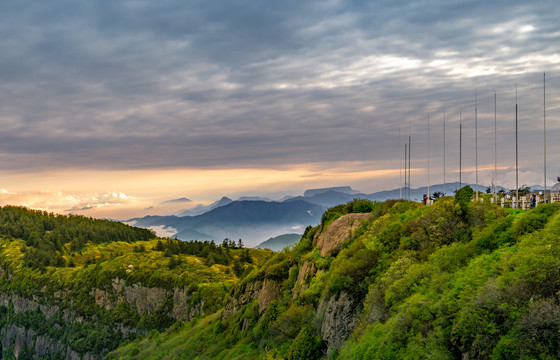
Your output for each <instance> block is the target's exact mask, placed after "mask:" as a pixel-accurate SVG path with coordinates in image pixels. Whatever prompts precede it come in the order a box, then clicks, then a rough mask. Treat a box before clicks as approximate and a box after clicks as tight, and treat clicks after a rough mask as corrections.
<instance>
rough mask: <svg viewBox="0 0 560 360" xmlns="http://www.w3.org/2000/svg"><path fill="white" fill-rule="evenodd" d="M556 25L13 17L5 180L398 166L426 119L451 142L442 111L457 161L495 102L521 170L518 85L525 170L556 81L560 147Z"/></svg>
mask: <svg viewBox="0 0 560 360" xmlns="http://www.w3.org/2000/svg"><path fill="white" fill-rule="evenodd" d="M559 13H560V5H558V4H556V3H554V2H550V1H537V2H531V3H528V2H526V1H493V2H488V1H375V2H370V1H363V2H360V1H351V2H348V1H335V0H333V1H310V2H299V1H284V2H280V3H271V2H263V1H236V2H228V1H179V0H167V1H159V2H140V1H109V0H104V1H97V2H93V3H89V4H88V3H85V2H75V1H63V0H54V1H49V2H36V1H12V0H10V1H4V2H1V3H0V35H1V36H0V49H1V50H2V51H0V125H1V126H2V129H3V130H2V132H1V133H0V166H2V168H4V169H6V168H9V169H16V170H17V169H21V170H28V169H55V168H59V167H78V168H80V167H93V168H98V169H144V168H162V167H164V168H173V167H230V166H234V167H245V166H257V167H267V166H281V165H286V164H294V163H307V162H323V161H349V160H352V161H373V163H374V164H375V161H381V160H385V159H387V158H388V157H393V156H394V157H395V158H396V157H397V156H399V155H398V154H400V146H399V145H398V144H397V134H398V128H399V127H401V128H402V131H403V133H404V132H405V131H407V129H408V126H409V124H410V128H411V130H412V133H413V135H414V138H415V142H416V144H415V149H416V148H419V149H422V148H423V147H424V146H425V141H426V140H425V138H426V131H425V124H426V118H427V116H428V115H429V114H432V115H431V116H432V118H433V119H434V120H433V123H432V124H433V126H434V130H433V131H434V132H436V131H437V132H440V133H441V129H440V127H441V123H442V118H443V106H444V105H445V106H446V108H447V119H448V121H449V124H448V126H449V128H448V129H449V135H448V136H449V138H450V139H449V142H450V144H453V141H454V140H456V137H457V134H456V127H457V126H458V122H459V112H460V111H463V115H464V121H465V126H466V131H471V135H472V128H473V117H474V114H473V112H474V109H473V108H474V93H475V89H477V94H478V98H479V101H480V113H479V116H480V121H481V124H480V125H479V131H480V134H479V136H481V137H482V138H481V147H482V149H481V151H485V152H487V153H488V152H489V151H491V150H492V149H493V145H491V144H490V139H492V132H491V131H492V129H493V123H492V121H493V94H494V91H496V92H497V93H498V99H499V108H498V115H499V127H500V129H501V134H500V142H501V144H502V147H503V154H502V160H503V161H507V162H511V154H510V150H511V149H510V148H511V138H510V137H509V136H510V135H511V133H512V122H511V117H512V109H513V108H514V103H515V84H518V88H519V94H520V97H519V100H518V101H519V103H520V108H521V109H522V110H521V113H522V117H523V119H524V120H525V121H524V122H523V123H522V125H521V129H522V131H523V134H524V137H523V141H524V145H523V146H522V148H523V149H524V151H525V154H526V155H525V157H524V159H525V160H524V161H525V162H526V163H529V162H531V158H538V157H539V156H541V155H540V152H539V151H541V149H540V148H539V147H537V146H533V145H534V144H540V141H541V140H540V139H541V138H540V137H539V136H541V133H542V130H541V128H540V126H541V124H540V123H539V122H538V121H539V119H542V89H541V87H540V86H541V84H542V73H543V72H544V71H546V72H547V74H548V75H547V76H548V79H549V80H548V81H549V83H548V87H549V90H548V91H549V92H548V95H547V101H548V103H549V104H550V105H549V106H550V109H549V117H550V125H549V130H550V134H551V135H550V136H551V137H553V136H555V135H557V133H558V130H560V129H559V126H558V120H560V119H559V116H560V114H559V113H558V105H557V102H558V100H559V99H560V83H559V79H560V76H558V73H559V71H560V23H559V22H558V20H557V15H558V14H559ZM529 120H530V121H529ZM471 135H469V136H471ZM434 138H435V139H436V140H434V142H435V144H437V145H434V147H433V148H434V149H439V147H441V145H440V143H441V139H438V138H437V137H434ZM492 140H493V139H492ZM472 141H473V140H472V136H471V137H470V138H469V139H468V140H466V146H467V145H468V146H471V144H470V143H471V142H472ZM486 144H487V145H486ZM539 146H540V145H539ZM450 147H451V146H450ZM559 150H560V149H558V148H557V145H556V144H554V143H553V142H551V145H550V152H551V155H550V161H551V162H554V163H556V162H558V161H560V158H556V157H555V155H554V154H555V153H558V151H559ZM433 151H434V153H436V154H439V153H438V151H440V150H433ZM449 151H450V156H455V154H454V153H456V149H452V148H450V149H449ZM434 156H435V155H434ZM438 156H439V155H438ZM465 156H466V157H467V159H469V158H471V157H472V156H473V155H472V154H470V155H469V154H467V155H465ZM416 157H417V158H419V159H418V164H419V165H420V164H424V162H423V161H424V159H425V157H426V156H422V155H420V154H418V155H416ZM380 164H381V163H380Z"/></svg>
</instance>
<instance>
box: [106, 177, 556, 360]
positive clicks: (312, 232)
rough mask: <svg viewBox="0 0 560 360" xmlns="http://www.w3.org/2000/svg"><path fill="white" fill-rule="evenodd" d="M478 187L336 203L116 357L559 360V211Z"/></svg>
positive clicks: (118, 352)
mask: <svg viewBox="0 0 560 360" xmlns="http://www.w3.org/2000/svg"><path fill="white" fill-rule="evenodd" d="M471 196H472V189H470V188H468V187H466V188H463V189H462V190H460V191H458V192H457V195H456V197H454V198H451V197H445V198H442V199H439V200H438V201H436V202H435V204H434V205H432V206H422V205H420V204H418V203H412V202H406V201H386V202H382V203H371V202H369V201H364V200H359V201H353V202H351V203H348V204H346V205H341V206H337V207H334V208H331V209H329V210H328V211H327V212H326V213H325V214H324V215H323V217H322V221H321V224H320V225H319V226H317V227H314V228H311V227H309V228H308V229H307V230H306V232H305V234H304V235H303V238H302V240H301V241H300V242H299V243H298V244H297V245H296V246H295V247H294V248H292V249H290V250H286V251H283V252H280V253H277V254H276V255H275V256H274V257H272V258H270V259H268V260H267V261H266V262H265V263H264V265H263V266H260V267H257V268H255V269H253V270H252V271H251V272H250V273H249V274H248V275H246V276H245V277H244V278H243V279H242V280H241V281H240V282H239V283H238V284H237V285H235V286H234V287H233V288H232V289H231V290H230V291H229V295H228V300H227V302H226V304H225V306H224V307H223V308H221V309H218V310H217V311H216V312H214V313H213V314H211V315H209V316H205V317H201V318H198V319H196V320H193V321H190V322H177V323H175V324H174V325H173V326H172V327H171V328H170V329H168V330H167V331H164V332H161V331H160V332H152V333H151V334H150V335H149V336H148V337H145V338H137V339H136V340H133V341H131V342H130V343H127V344H124V345H122V346H121V347H120V348H119V349H118V350H116V351H114V352H112V353H110V354H109V355H108V358H109V359H127V358H134V359H147V358H150V359H195V358H196V359H262V358H266V359H318V358H325V359H327V358H328V359H337V358H341V359H399V358H407V359H514V358H526V359H533V358H540V359H553V358H559V357H560V306H559V299H558V296H559V291H560V256H559V255H560V212H559V211H558V210H560V206H559V205H558V204H550V205H539V206H538V207H537V208H536V209H533V210H529V211H520V210H506V209H502V208H500V207H497V206H495V205H492V204H490V203H489V202H483V203H475V202H471Z"/></svg>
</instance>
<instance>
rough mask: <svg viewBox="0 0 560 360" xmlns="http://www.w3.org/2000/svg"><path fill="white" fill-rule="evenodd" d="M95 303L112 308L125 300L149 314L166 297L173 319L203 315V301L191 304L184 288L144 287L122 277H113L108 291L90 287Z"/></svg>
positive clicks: (141, 312)
mask: <svg viewBox="0 0 560 360" xmlns="http://www.w3.org/2000/svg"><path fill="white" fill-rule="evenodd" d="M89 294H90V295H91V296H93V297H94V299H95V303H96V304H97V305H98V306H100V307H102V308H104V309H107V310H109V309H113V308H115V307H116V306H117V304H118V303H119V302H123V301H126V302H128V303H129V304H130V306H131V307H132V308H134V309H136V311H138V313H140V314H151V313H153V312H154V311H156V310H158V309H160V308H161V306H163V305H164V303H165V302H166V301H167V299H168V298H171V299H172V300H173V304H172V308H171V311H170V312H169V316H170V317H172V318H174V319H175V320H182V321H190V320H192V319H193V318H194V317H196V316H199V315H204V301H201V302H199V303H196V304H192V296H191V295H190V294H188V293H187V290H186V289H183V288H174V289H173V290H166V289H162V288H158V287H145V286H142V285H140V284H132V285H126V282H125V281H124V280H123V279H119V278H116V279H113V282H112V284H111V289H110V290H109V291H107V290H102V289H92V290H91V291H90V293H89Z"/></svg>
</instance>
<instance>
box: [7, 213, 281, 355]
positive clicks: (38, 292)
mask: <svg viewBox="0 0 560 360" xmlns="http://www.w3.org/2000/svg"><path fill="white" fill-rule="evenodd" d="M8 210H9V211H8ZM8 210H6V209H3V212H2V211H0V217H1V216H4V217H6V216H8V215H10V216H11V214H16V215H17V216H19V218H18V217H17V216H13V217H12V218H11V219H9V221H12V222H13V224H15V225H13V226H12V228H11V230H9V232H12V233H15V232H17V231H20V232H21V233H22V234H24V235H25V234H26V227H25V226H27V225H26V223H23V222H22V221H19V220H18V219H28V218H29V219H32V220H33V221H32V224H35V225H29V226H33V227H35V226H39V225H36V224H43V223H42V222H41V221H43V220H45V221H52V222H53V224H54V225H52V226H55V228H59V229H62V230H64V231H66V230H65V229H70V227H71V226H74V225H76V224H77V225H76V226H77V227H76V228H75V231H77V232H80V234H81V235H82V236H83V238H80V239H78V241H79V242H80V244H81V245H80V247H79V248H76V247H75V246H74V245H73V244H72V241H73V240H70V241H65V240H64V238H61V239H62V240H61V242H60V244H61V247H60V248H59V249H58V250H53V249H51V248H45V247H44V245H41V246H38V247H36V246H35V245H36V244H34V243H32V242H30V241H28V240H23V239H14V238H10V237H7V236H4V237H2V238H0V293H4V294H8V295H10V294H14V295H18V296H23V297H25V298H27V299H32V300H33V301H37V302H38V303H40V304H41V305H42V306H45V308H46V309H48V308H49V307H50V308H53V309H54V308H55V307H56V308H58V309H60V314H58V315H56V316H51V317H50V318H47V317H46V316H45V315H44V314H43V313H42V312H41V311H38V312H37V311H35V309H33V310H32V311H25V312H18V311H19V310H18V311H14V309H12V308H7V307H3V306H0V317H2V321H1V322H0V332H2V331H3V329H4V328H5V327H6V326H11V325H17V326H22V327H25V328H26V329H29V330H30V331H33V332H35V333H36V334H37V335H41V336H49V337H51V338H53V340H56V341H61V342H62V343H63V344H64V345H68V346H70V347H71V348H72V349H73V350H75V351H77V352H78V353H80V354H83V353H85V352H92V353H94V354H97V355H102V354H105V353H107V352H108V351H109V350H112V349H114V348H115V347H116V346H117V345H118V344H119V343H121V342H122V341H124V340H126V339H129V340H131V339H133V338H134V337H135V336H136V333H140V334H141V333H147V332H149V331H150V330H152V329H154V330H155V329H158V330H161V331H163V330H165V329H166V328H167V327H168V326H169V325H171V324H172V323H173V319H172V318H171V317H170V309H171V307H172V305H173V303H172V302H173V296H172V295H173V289H174V288H179V289H186V291H187V294H188V295H190V296H191V297H190V300H189V301H190V302H191V305H193V306H199V307H200V308H201V309H202V311H204V313H213V312H215V311H216V310H218V309H220V308H221V307H222V306H223V305H224V302H225V300H226V297H227V296H228V293H229V290H230V289H231V288H232V286H233V285H234V284H235V283H237V281H238V280H239V279H238V277H237V276H236V275H235V273H234V271H233V268H234V266H235V265H239V266H241V268H242V269H247V270H250V269H251V268H253V267H257V266H259V265H260V264H261V263H262V262H263V261H265V260H266V259H267V258H269V257H270V256H271V252H270V251H264V250H255V249H242V248H239V247H238V246H235V247H231V248H227V249H224V248H223V247H221V246H215V245H213V244H210V243H205V244H198V245H200V246H198V248H201V249H203V250H204V251H206V253H207V254H212V252H220V253H223V254H226V255H227V262H226V264H212V265H209V264H208V263H207V261H206V259H205V258H204V257H200V256H193V255H189V254H185V253H181V252H180V253H178V254H173V255H171V256H168V254H167V253H165V252H164V251H158V250H155V248H156V247H157V246H158V244H161V243H165V244H166V245H170V246H175V245H176V246H175V248H177V249H179V250H181V249H183V248H184V246H182V245H184V244H182V243H181V242H180V241H178V240H171V239H156V238H154V239H150V240H138V239H135V241H133V242H131V241H118V240H115V239H107V241H101V240H100V239H99V238H96V237H95V236H96V235H91V234H89V233H88V231H90V230H91V231H93V233H96V231H97V230H96V229H95V226H96V224H101V229H102V230H103V231H105V233H107V234H113V235H114V234H119V233H120V232H121V231H124V232H128V233H129V234H136V230H135V228H131V227H128V226H124V227H123V225H122V224H116V223H113V222H107V221H96V220H93V219H86V218H81V217H69V218H65V217H62V216H55V215H52V214H46V213H42V212H33V211H28V210H26V209H21V208H15V209H13V210H10V209H8ZM6 214H8V215H6ZM66 222H69V223H70V225H69V224H67V223H66ZM41 226H43V225H41ZM45 226H46V225H45ZM49 226H51V225H49ZM113 226H114V228H115V229H117V231H116V232H113V228H112V227H113ZM47 228H48V226H47ZM62 230H61V233H60V234H64V231H62ZM68 231H70V230H68ZM2 232H6V231H0V233H2ZM70 232H71V231H70ZM101 233H103V232H101ZM140 234H144V232H143V230H142V231H140ZM148 234H149V233H148ZM90 235H91V236H90ZM25 236H27V235H25ZM45 236H46V235H45ZM148 237H149V238H151V237H153V236H151V235H150V236H148ZM27 238H28V239H29V238H33V237H29V236H27ZM84 239H95V240H96V241H84ZM128 240H130V239H128ZM195 245H196V244H195ZM36 249H42V251H43V250H44V251H45V252H47V253H49V252H51V250H53V251H54V252H53V253H54V254H55V256H57V257H58V258H60V259H62V261H61V262H58V261H57V262H56V264H53V265H54V266H51V265H45V264H48V263H45V262H40V263H38V265H37V264H36V263H33V262H30V260H29V254H34V255H33V256H35V255H37V254H39V253H37V252H35V250H36ZM187 250H188V249H187ZM120 280H124V281H125V283H126V284H127V286H138V285H139V286H143V287H147V288H151V287H157V288H163V289H166V290H168V292H167V293H168V295H169V294H171V295H169V296H168V298H167V299H166V300H164V302H163V304H162V305H161V306H160V307H158V308H156V309H155V310H153V311H151V312H149V313H138V312H137V309H136V307H135V306H131V304H129V303H127V302H126V301H122V300H121V301H120V302H119V303H118V304H114V305H116V306H115V307H113V308H108V309H106V308H104V307H103V308H102V307H100V306H98V305H97V304H96V301H95V298H94V296H93V293H92V291H94V290H96V289H98V290H101V291H106V292H107V294H109V296H110V298H111V299H113V300H114V299H115V298H116V296H121V295H122V294H121V293H119V294H117V293H115V292H114V291H115V290H114V284H115V282H117V281H120ZM62 311H65V312H67V313H68V314H70V315H71V316H72V317H80V318H81V319H82V320H81V321H80V322H75V323H70V322H66V321H64V320H63V319H62ZM4 312H5V315H2V314H3V313H4ZM255 321H256V320H255ZM122 325H124V326H126V327H127V328H128V330H126V333H124V334H123V332H121V326H122ZM173 329H174V331H175V332H179V330H180V329H179V325H177V326H175V327H174V328H173ZM127 334H128V335H127ZM157 338H158V336H157V333H156V332H154V333H152V336H151V337H150V340H155V339H157ZM55 355H56V356H59V355H60V354H53V356H55Z"/></svg>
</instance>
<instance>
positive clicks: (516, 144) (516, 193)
mask: <svg viewBox="0 0 560 360" xmlns="http://www.w3.org/2000/svg"><path fill="white" fill-rule="evenodd" d="M515 202H516V204H515V207H516V208H517V204H518V203H519V146H518V136H517V84H515Z"/></svg>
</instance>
